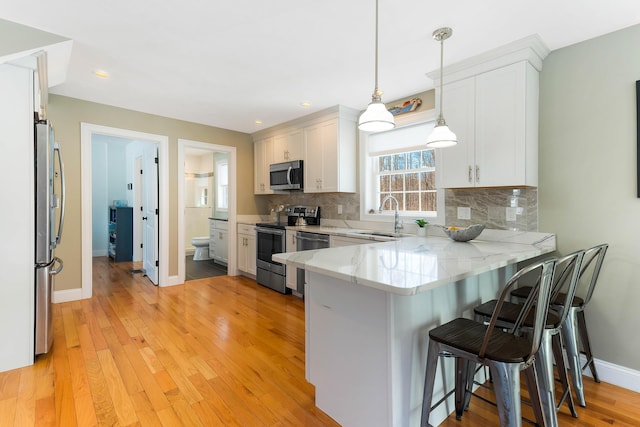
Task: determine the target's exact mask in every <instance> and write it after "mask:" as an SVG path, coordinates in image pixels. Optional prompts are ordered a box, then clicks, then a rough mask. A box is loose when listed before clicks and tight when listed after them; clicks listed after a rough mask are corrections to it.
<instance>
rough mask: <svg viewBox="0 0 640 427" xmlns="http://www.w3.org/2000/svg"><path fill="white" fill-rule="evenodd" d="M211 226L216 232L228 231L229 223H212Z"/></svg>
mask: <svg viewBox="0 0 640 427" xmlns="http://www.w3.org/2000/svg"><path fill="white" fill-rule="evenodd" d="M213 225H214V227H215V229H216V230H228V229H229V221H216V220H214V221H213Z"/></svg>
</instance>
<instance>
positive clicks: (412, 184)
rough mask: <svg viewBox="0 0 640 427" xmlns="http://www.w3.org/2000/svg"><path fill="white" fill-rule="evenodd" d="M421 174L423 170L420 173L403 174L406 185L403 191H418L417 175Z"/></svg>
mask: <svg viewBox="0 0 640 427" xmlns="http://www.w3.org/2000/svg"><path fill="white" fill-rule="evenodd" d="M421 175H424V172H422V173H408V174H406V175H405V177H406V178H405V183H406V187H405V191H419V190H420V187H419V185H420V181H419V177H420V176H421Z"/></svg>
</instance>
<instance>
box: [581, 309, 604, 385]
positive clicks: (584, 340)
mask: <svg viewBox="0 0 640 427" xmlns="http://www.w3.org/2000/svg"><path fill="white" fill-rule="evenodd" d="M576 317H577V320H578V332H579V333H580V343H581V344H582V349H583V350H584V352H585V353H586V355H587V364H588V365H589V369H590V370H591V375H593V380H594V381H595V382H597V383H599V382H600V378H599V377H598V372H597V371H596V364H595V362H594V360H593V354H592V353H591V344H590V343H589V334H588V332H587V322H586V320H585V318H584V311H582V310H579V311H578V312H577V313H576Z"/></svg>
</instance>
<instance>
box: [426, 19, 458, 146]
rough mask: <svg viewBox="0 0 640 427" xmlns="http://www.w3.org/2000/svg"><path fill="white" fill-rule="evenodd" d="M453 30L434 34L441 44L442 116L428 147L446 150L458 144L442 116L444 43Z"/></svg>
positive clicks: (443, 30)
mask: <svg viewBox="0 0 640 427" xmlns="http://www.w3.org/2000/svg"><path fill="white" fill-rule="evenodd" d="M452 33H453V30H452V29H451V28H447V27H444V28H438V29H437V30H435V31H434V32H433V38H434V39H436V40H437V41H439V42H440V114H439V115H438V120H437V121H436V127H435V128H433V131H432V132H431V135H429V137H428V138H427V147H429V148H446V147H453V146H454V145H456V144H457V143H458V138H457V137H456V134H455V133H453V132H451V130H449V126H447V123H446V122H445V121H444V116H443V115H442V107H443V103H442V92H443V91H442V68H443V57H444V54H443V52H444V41H445V40H446V39H448V38H449V37H451V34H452Z"/></svg>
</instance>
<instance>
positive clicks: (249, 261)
mask: <svg viewBox="0 0 640 427" xmlns="http://www.w3.org/2000/svg"><path fill="white" fill-rule="evenodd" d="M238 270H240V271H241V272H244V273H248V274H250V275H252V276H254V277H255V275H256V228H255V227H254V226H253V225H249V224H238Z"/></svg>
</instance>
